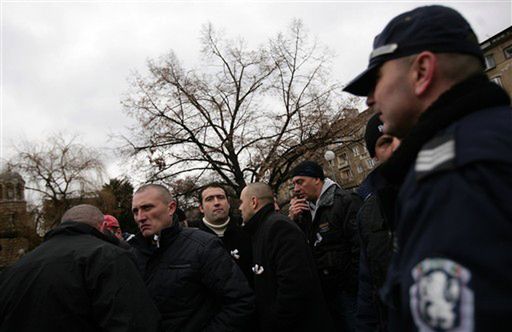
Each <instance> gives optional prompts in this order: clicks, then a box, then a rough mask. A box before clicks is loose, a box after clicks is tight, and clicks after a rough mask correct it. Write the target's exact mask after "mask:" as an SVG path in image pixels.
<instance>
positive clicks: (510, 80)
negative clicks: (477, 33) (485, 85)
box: [480, 26, 512, 96]
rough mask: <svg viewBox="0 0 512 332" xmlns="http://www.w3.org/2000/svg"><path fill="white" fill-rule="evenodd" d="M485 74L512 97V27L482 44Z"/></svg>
mask: <svg viewBox="0 0 512 332" xmlns="http://www.w3.org/2000/svg"><path fill="white" fill-rule="evenodd" d="M480 46H481V47H482V51H483V52H484V57H485V72H486V74H487V76H489V78H490V79H491V81H493V82H495V83H496V84H498V85H500V86H502V87H503V88H504V89H505V90H506V91H507V92H508V94H509V96H512V26H510V27H508V28H507V29H505V30H503V31H501V32H499V33H498V34H496V35H494V36H492V37H491V38H489V39H487V40H484V41H483V42H482V43H480Z"/></svg>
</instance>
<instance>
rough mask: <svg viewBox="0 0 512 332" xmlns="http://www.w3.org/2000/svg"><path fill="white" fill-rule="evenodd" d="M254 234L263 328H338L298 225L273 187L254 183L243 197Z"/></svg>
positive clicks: (245, 217) (242, 204)
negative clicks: (280, 207)
mask: <svg viewBox="0 0 512 332" xmlns="http://www.w3.org/2000/svg"><path fill="white" fill-rule="evenodd" d="M239 209H240V211H241V213H242V218H243V220H244V228H245V229H246V230H247V232H248V233H249V234H250V235H251V242H252V249H253V263H254V266H253V268H252V271H253V273H254V289H255V294H256V310H257V315H258V320H259V328H260V330H261V331H265V332H267V331H294V332H297V331H317V332H320V331H332V330H333V328H332V322H331V317H330V316H329V313H328V310H327V307H326V305H325V301H324V298H323V295H322V291H321V289H320V283H319V280H318V276H317V274H316V269H315V266H314V263H313V257H312V256H311V252H310V251H309V248H308V246H307V244H306V239H305V236H304V234H303V233H302V231H301V230H300V229H299V228H298V226H297V225H295V224H294V223H292V222H291V221H290V220H289V219H288V217H286V216H285V215H283V214H280V213H277V212H276V211H275V209H274V195H273V192H272V189H271V188H270V187H269V186H268V185H266V184H264V183H251V184H249V185H248V186H247V187H245V188H244V189H243V190H242V193H241V195H240V208H239Z"/></svg>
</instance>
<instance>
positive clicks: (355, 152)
mask: <svg viewBox="0 0 512 332" xmlns="http://www.w3.org/2000/svg"><path fill="white" fill-rule="evenodd" d="M352 153H353V154H354V156H359V147H358V146H357V145H355V146H353V147H352Z"/></svg>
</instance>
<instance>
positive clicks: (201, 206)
mask: <svg viewBox="0 0 512 332" xmlns="http://www.w3.org/2000/svg"><path fill="white" fill-rule="evenodd" d="M199 212H201V213H202V214H204V210H203V204H201V203H199Z"/></svg>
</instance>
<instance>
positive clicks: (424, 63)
mask: <svg viewBox="0 0 512 332" xmlns="http://www.w3.org/2000/svg"><path fill="white" fill-rule="evenodd" d="M436 68H437V56H436V55H435V54H434V53H432V52H430V51H423V52H421V53H420V54H418V55H417V56H416V58H415V59H414V61H413V63H412V65H411V70H412V73H413V84H414V94H415V95H416V96H422V95H424V94H425V92H426V91H427V90H428V88H429V87H431V86H432V83H433V81H434V74H435V71H436Z"/></svg>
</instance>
